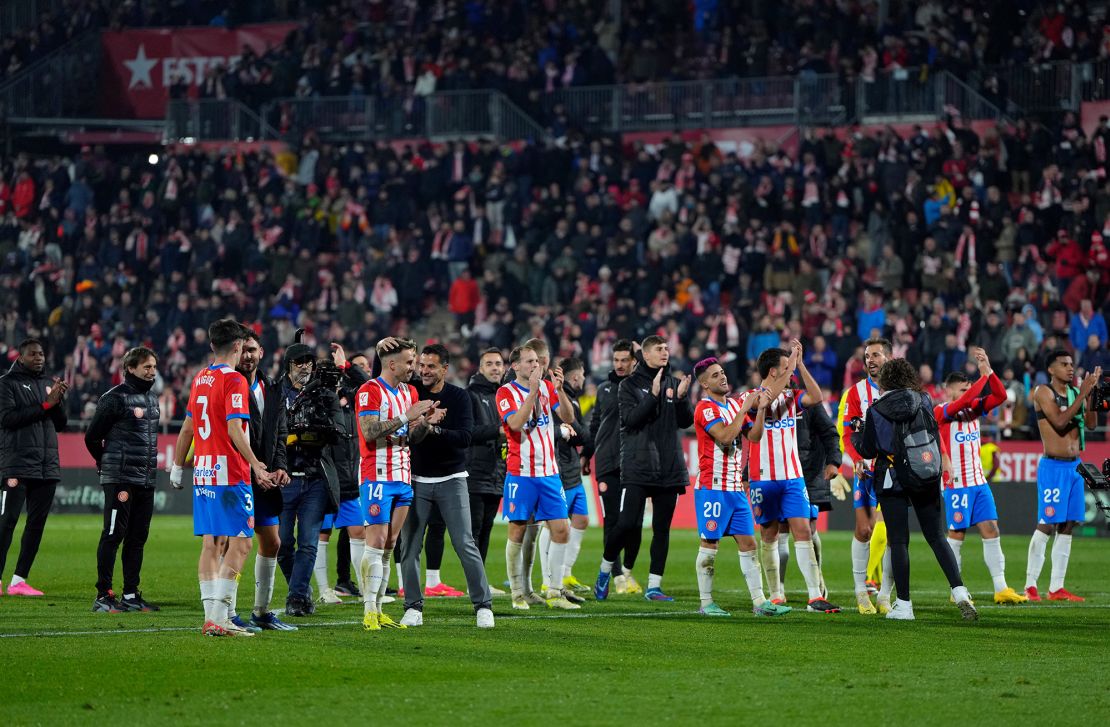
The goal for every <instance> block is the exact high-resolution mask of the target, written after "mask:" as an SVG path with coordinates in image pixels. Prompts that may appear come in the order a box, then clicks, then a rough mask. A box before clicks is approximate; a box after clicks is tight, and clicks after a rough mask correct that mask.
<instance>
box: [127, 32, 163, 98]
mask: <svg viewBox="0 0 1110 727" xmlns="http://www.w3.org/2000/svg"><path fill="white" fill-rule="evenodd" d="M123 65H125V66H127V70H128V71H130V72H131V83H129V84H128V85H127V90H128V91H130V90H132V89H134V88H154V83H153V82H152V81H151V80H150V72H151V71H153V70H154V67H155V66H156V65H158V59H157V58H147V56H146V46H145V45H142V44H140V45H139V52H138V53H137V54H136V55H135V57H134V58H132V59H131V60H129V61H124V62H123Z"/></svg>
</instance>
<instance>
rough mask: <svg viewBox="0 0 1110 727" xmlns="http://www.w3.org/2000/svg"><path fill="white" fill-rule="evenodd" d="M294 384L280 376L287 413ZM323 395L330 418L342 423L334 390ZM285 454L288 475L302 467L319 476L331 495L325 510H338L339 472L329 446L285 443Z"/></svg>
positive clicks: (337, 423)
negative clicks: (326, 401) (327, 507)
mask: <svg viewBox="0 0 1110 727" xmlns="http://www.w3.org/2000/svg"><path fill="white" fill-rule="evenodd" d="M293 389H294V386H293V384H292V382H291V381H290V380H289V376H288V375H285V376H283V377H281V390H282V397H283V402H282V403H283V404H284V406H285V408H286V413H287V414H288V409H289V405H290V404H292V402H293V400H294V398H295V395H294V392H293ZM325 395H328V396H329V404H330V407H331V418H332V421H334V422H335V423H336V425H337V426H342V425H343V412H342V410H341V409H340V408H339V397H338V396H337V395H336V394H335V392H327V391H325ZM285 456H286V459H287V461H288V464H289V475H290V476H292V475H293V472H294V471H297V472H299V471H301V470H300V469H299V468H301V467H304V468H305V470H304V471H305V472H306V473H307V474H308V476H309V477H313V476H319V477H321V478H322V479H323V480H324V483H325V484H326V485H327V488H328V495H329V496H330V497H331V507H330V508H329V509H328V511H327V512H329V513H334V512H338V511H339V502H340V498H339V474H338V473H337V472H336V470H335V461H334V460H333V459H332V448H331V446H326V447H313V446H301V445H299V444H295V443H294V444H288V443H287V444H286V447H285Z"/></svg>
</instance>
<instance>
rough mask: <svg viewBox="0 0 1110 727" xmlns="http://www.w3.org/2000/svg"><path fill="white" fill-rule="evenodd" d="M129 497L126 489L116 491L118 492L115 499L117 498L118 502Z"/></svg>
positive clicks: (124, 500)
mask: <svg viewBox="0 0 1110 727" xmlns="http://www.w3.org/2000/svg"><path fill="white" fill-rule="evenodd" d="M129 497H130V495H128V494H127V490H121V491H120V492H119V493H118V494H117V495H116V499H117V500H119V501H120V502H127V499H128V498H129Z"/></svg>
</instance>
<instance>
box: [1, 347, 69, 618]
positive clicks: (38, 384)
mask: <svg viewBox="0 0 1110 727" xmlns="http://www.w3.org/2000/svg"><path fill="white" fill-rule="evenodd" d="M45 370H46V353H45V351H44V350H43V346H42V342H41V341H39V340H38V339H35V338H28V339H26V340H25V341H23V342H21V343H20V344H19V358H17V359H16V360H15V363H13V364H12V367H11V369H9V370H8V373H6V374H4V375H3V376H0V577H2V576H3V574H4V562H5V560H6V559H7V557H8V547H9V546H11V544H12V536H13V535H14V534H15V526H16V523H18V522H19V511H20V510H22V509H23V503H24V501H26V502H27V522H26V523H25V524H24V526H23V540H22V541H21V542H20V545H19V560H18V561H17V562H16V564H15V573H14V574H13V575H12V580H11V583H10V584H9V585H8V595H9V596H41V595H42V591H40V590H38V589H36V588H32V587H31V584H29V583H27V580H26V579H27V576H28V575H30V574H31V566H32V565H34V562H35V556H36V555H37V554H38V552H39V543H41V542H42V532H43V530H44V529H45V528H46V518H47V516H48V515H50V506H51V505H52V504H53V503H54V490H55V488H56V487H57V486H58V481H59V480H61V478H62V470H61V465H60V463H59V461H58V432H60V431H62V430H63V429H65V426H66V406H65V395H66V391H67V390H68V388H69V387H68V386H67V385H66V383H65V382H64V381H59V380H58V379H57V378H55V379H54V380H53V381H51V380H50V379H48V378H47V376H46V374H45ZM0 590H3V583H2V578H0Z"/></svg>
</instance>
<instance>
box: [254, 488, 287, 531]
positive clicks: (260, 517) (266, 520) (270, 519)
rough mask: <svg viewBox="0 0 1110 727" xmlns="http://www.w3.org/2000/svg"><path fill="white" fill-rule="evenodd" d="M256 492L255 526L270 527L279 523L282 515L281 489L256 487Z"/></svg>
mask: <svg viewBox="0 0 1110 727" xmlns="http://www.w3.org/2000/svg"><path fill="white" fill-rule="evenodd" d="M252 492H253V494H254V526H255V527H257V528H264V527H269V526H272V525H277V524H278V518H279V517H280V516H281V510H282V507H283V505H282V502H281V490H278V489H277V488H274V489H272V490H263V489H262V488H259V487H255V488H253V489H252Z"/></svg>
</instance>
